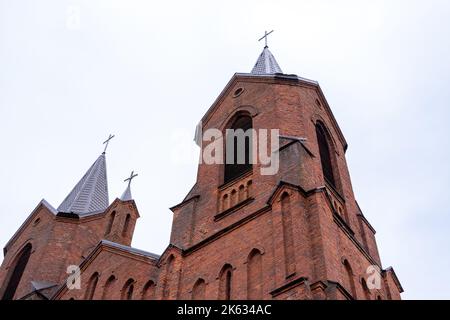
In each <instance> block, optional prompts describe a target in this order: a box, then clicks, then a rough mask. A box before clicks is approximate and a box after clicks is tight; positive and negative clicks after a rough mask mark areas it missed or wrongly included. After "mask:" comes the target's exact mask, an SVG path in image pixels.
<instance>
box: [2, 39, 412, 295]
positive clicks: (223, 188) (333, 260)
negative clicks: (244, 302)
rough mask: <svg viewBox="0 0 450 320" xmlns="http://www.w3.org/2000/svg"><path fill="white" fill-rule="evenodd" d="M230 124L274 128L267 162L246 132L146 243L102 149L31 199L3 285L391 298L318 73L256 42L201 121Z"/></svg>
mask: <svg viewBox="0 0 450 320" xmlns="http://www.w3.org/2000/svg"><path fill="white" fill-rule="evenodd" d="M230 128H232V129H243V130H248V129H252V130H255V131H254V132H258V130H261V129H269V130H270V129H278V130H279V136H278V137H277V139H278V140H277V144H278V149H277V150H275V153H276V154H277V157H278V159H279V165H278V170H277V172H276V173H275V174H270V175H264V174H261V171H260V169H261V166H262V165H261V164H258V163H250V162H249V161H248V158H249V154H251V152H250V151H249V150H250V149H252V146H251V143H250V142H249V141H250V139H247V140H245V143H244V144H243V148H244V149H245V150H246V151H245V152H246V153H245V159H244V160H245V161H244V162H243V163H240V164H235V163H231V164H229V163H228V162H226V164H223V163H212V164H211V163H205V162H202V163H200V164H199V166H198V174H197V181H196V183H195V185H194V186H193V188H192V189H191V190H190V191H189V192H188V194H187V196H186V197H185V198H184V199H183V200H182V201H181V202H180V203H179V204H177V205H175V206H174V207H172V208H171V211H172V212H173V223H172V231H171V237H170V243H169V245H168V247H167V248H166V250H165V251H164V252H163V253H162V254H161V255H157V254H154V253H150V252H147V251H144V250H140V249H136V248H133V247H131V242H132V238H133V232H134V227H135V224H136V221H137V219H138V218H139V211H138V208H137V205H136V201H135V200H134V199H133V197H132V195H131V190H130V185H129V184H128V187H127V189H126V190H125V192H124V193H123V195H122V196H121V197H119V198H116V199H115V200H114V201H113V202H112V203H110V202H109V196H108V184H107V175H106V155H105V153H103V154H101V155H100V156H99V157H98V159H97V160H96V161H95V162H94V164H93V165H92V166H91V167H90V168H89V170H88V171H87V172H86V174H85V175H84V176H83V177H82V179H81V180H80V181H79V182H78V183H77V184H76V186H75V187H74V189H73V190H72V191H71V192H70V193H69V195H68V196H67V197H66V199H64V201H63V202H62V203H61V205H60V206H59V207H58V208H57V209H55V208H53V207H52V206H51V205H50V204H49V203H48V202H47V201H45V200H42V201H41V202H40V203H39V204H38V205H37V207H36V208H35V209H34V210H33V212H32V213H31V214H30V215H29V217H28V218H27V219H26V220H25V222H24V223H23V224H22V225H21V226H20V228H19V229H18V230H17V232H16V233H15V234H14V235H13V236H12V238H11V239H10V240H9V242H8V243H7V244H6V245H5V247H4V250H3V253H4V260H3V263H2V265H1V268H0V297H1V298H2V299H54V300H58V299H76V300H78V299H94V300H95V299H139V300H140V299H144V300H147V299H148V300H150V299H195V300H197V299H223V300H232V299H264V300H270V299H330V300H352V299H368V300H369V299H370V300H376V299H382V300H393V299H401V296H400V294H401V292H402V291H403V289H402V286H401V284H400V282H399V280H398V278H397V276H396V274H395V272H394V270H393V268H392V267H388V268H383V266H382V264H381V260H380V255H379V252H378V249H377V244H376V240H375V229H374V228H373V227H372V226H371V224H370V223H369V222H368V220H367V219H366V217H365V216H364V214H363V213H362V211H361V209H360V207H359V206H358V203H357V202H356V200H355V196H354V193H353V189H352V185H351V180H350V175H349V170H348V167H347V163H346V159H345V152H346V149H347V142H346V140H345V138H344V135H343V133H342V132H341V130H340V128H339V126H338V123H337V121H336V119H335V118H334V116H333V114H332V111H331V109H330V107H329V105H328V103H327V101H326V99H325V96H324V94H323V92H322V90H321V88H320V86H319V85H318V83H317V82H315V81H312V80H308V79H305V78H301V77H298V76H296V75H292V74H284V73H282V71H281V69H280V67H279V66H278V63H277V62H276V60H275V58H274V56H273V55H272V53H271V52H270V51H269V49H268V47H267V46H266V47H265V48H264V50H263V52H262V53H261V55H260V56H259V58H258V60H257V62H256V64H255V66H254V68H253V70H252V71H251V72H250V73H236V74H235V75H234V76H233V77H232V78H231V80H230V81H229V82H228V84H227V85H226V87H225V88H224V89H223V91H222V92H221V93H220V95H219V96H218V98H217V99H216V101H215V102H214V103H213V105H212V106H211V107H210V108H209V110H207V112H206V114H205V115H204V116H203V118H202V119H201V125H200V129H201V130H200V131H201V132H206V131H208V129H217V130H219V131H220V132H224V133H225V132H226V130H227V129H230ZM225 136H226V134H225ZM198 143H199V144H200V145H201V147H202V150H203V149H205V147H206V145H207V144H208V141H206V139H201V137H200V139H198ZM221 143H224V144H225V142H223V141H222V142H221ZM225 149H226V152H229V150H228V149H227V148H225ZM252 150H253V149H252ZM223 156H225V155H223Z"/></svg>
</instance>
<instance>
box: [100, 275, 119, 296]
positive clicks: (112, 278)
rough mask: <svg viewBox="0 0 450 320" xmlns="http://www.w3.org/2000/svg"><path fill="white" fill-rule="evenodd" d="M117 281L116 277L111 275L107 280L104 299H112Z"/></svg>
mask: <svg viewBox="0 0 450 320" xmlns="http://www.w3.org/2000/svg"><path fill="white" fill-rule="evenodd" d="M115 282H116V277H115V276H114V275H111V276H110V277H109V278H108V280H106V283H105V286H104V288H103V297H102V300H108V299H111V292H113V290H114V284H115Z"/></svg>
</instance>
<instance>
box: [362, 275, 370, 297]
mask: <svg viewBox="0 0 450 320" xmlns="http://www.w3.org/2000/svg"><path fill="white" fill-rule="evenodd" d="M361 285H362V288H363V291H364V296H365V298H366V300H370V291H369V287H368V286H367V283H366V280H365V279H364V278H362V279H361Z"/></svg>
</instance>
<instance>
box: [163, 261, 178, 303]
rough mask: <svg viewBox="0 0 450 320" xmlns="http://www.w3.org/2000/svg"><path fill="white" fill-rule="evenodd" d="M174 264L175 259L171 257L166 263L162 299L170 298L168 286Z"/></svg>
mask: <svg viewBox="0 0 450 320" xmlns="http://www.w3.org/2000/svg"><path fill="white" fill-rule="evenodd" d="M174 262H175V257H174V256H173V255H171V256H170V257H169V258H168V259H167V262H166V275H165V277H164V282H163V299H169V298H170V284H171V282H172V278H173V266H174Z"/></svg>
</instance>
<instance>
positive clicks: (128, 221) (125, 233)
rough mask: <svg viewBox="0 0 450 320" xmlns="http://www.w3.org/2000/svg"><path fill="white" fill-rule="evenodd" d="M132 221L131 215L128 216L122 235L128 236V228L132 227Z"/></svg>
mask: <svg viewBox="0 0 450 320" xmlns="http://www.w3.org/2000/svg"><path fill="white" fill-rule="evenodd" d="M130 220H131V215H130V214H127V216H126V218H125V223H124V224H123V230H122V235H123V236H126V235H127V233H128V228H129V226H130Z"/></svg>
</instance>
